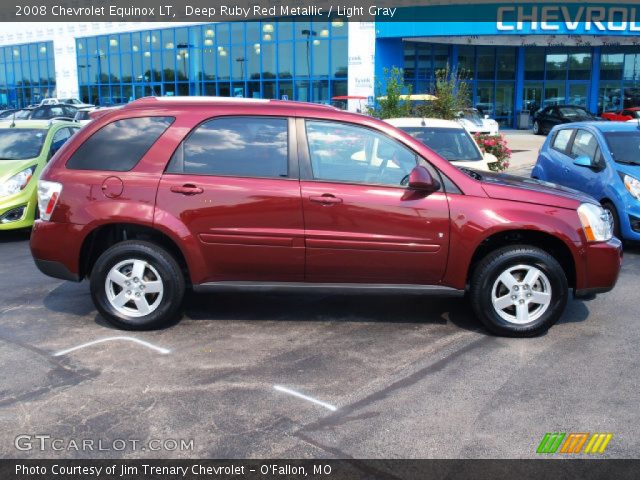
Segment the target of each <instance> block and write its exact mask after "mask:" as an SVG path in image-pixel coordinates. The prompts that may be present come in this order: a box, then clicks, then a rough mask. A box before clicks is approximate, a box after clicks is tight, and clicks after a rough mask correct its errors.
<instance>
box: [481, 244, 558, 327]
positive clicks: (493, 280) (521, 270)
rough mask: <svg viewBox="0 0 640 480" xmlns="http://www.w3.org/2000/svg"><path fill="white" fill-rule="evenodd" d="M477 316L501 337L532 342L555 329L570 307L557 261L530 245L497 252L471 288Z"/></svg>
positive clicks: (483, 266) (485, 264) (486, 262)
mask: <svg viewBox="0 0 640 480" xmlns="http://www.w3.org/2000/svg"><path fill="white" fill-rule="evenodd" d="M470 287H471V288H470V300H471V306H472V307H473V309H474V311H475V313H476V315H477V316H478V318H480V320H481V321H482V323H483V324H484V325H485V326H486V327H487V329H488V330H490V331H491V332H493V333H495V334H496V335H503V336H510V337H531V336H535V335H539V334H540V333H543V332H545V331H547V330H548V329H549V328H550V327H551V326H552V325H553V324H555V323H556V322H557V321H558V319H559V318H560V316H561V315H562V312H563V311H564V308H565V306H566V304H567V298H568V283H567V277H566V275H565V273H564V270H563V269H562V266H560V264H559V263H558V261H557V260H556V259H555V258H553V257H552V256H551V255H549V254H548V253H547V252H545V251H544V250H541V249H539V248H536V247H531V246H527V245H515V246H509V247H504V248H501V249H498V250H496V251H494V252H492V253H490V254H489V255H487V256H486V257H485V258H484V259H483V260H482V261H481V262H480V263H479V264H478V266H477V267H476V269H475V271H474V273H473V276H472V279H471V285H470Z"/></svg>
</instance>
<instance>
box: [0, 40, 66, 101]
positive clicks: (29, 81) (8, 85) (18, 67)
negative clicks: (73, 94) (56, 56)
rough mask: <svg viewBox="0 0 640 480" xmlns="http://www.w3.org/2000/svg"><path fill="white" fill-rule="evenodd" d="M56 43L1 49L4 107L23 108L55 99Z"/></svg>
mask: <svg viewBox="0 0 640 480" xmlns="http://www.w3.org/2000/svg"><path fill="white" fill-rule="evenodd" d="M55 92H56V79H55V66H54V60H53V42H38V43H30V44H27V45H12V46H9V47H0V108H21V107H26V106H27V105H30V104H33V103H39V102H40V101H41V100H42V99H43V98H47V97H54V96H55V94H56V93H55Z"/></svg>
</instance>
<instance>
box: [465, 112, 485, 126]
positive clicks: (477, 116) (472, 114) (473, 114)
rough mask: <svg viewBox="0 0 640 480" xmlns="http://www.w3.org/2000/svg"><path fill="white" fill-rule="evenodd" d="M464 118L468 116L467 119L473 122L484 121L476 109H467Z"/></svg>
mask: <svg viewBox="0 0 640 480" xmlns="http://www.w3.org/2000/svg"><path fill="white" fill-rule="evenodd" d="M462 118H466V119H467V120H471V121H472V122H476V123H477V122H480V123H482V120H483V118H482V117H481V116H480V113H478V112H477V111H476V110H465V111H464V112H462Z"/></svg>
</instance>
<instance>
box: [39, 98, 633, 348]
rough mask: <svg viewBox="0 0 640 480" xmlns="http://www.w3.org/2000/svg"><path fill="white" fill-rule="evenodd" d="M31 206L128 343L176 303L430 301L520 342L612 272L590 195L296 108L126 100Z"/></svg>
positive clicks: (56, 166)
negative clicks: (451, 297)
mask: <svg viewBox="0 0 640 480" xmlns="http://www.w3.org/2000/svg"><path fill="white" fill-rule="evenodd" d="M38 193H39V205H40V216H41V219H40V220H39V221H38V222H37V224H36V225H35V228H34V230H33V234H32V236H31V250H32V253H33V256H34V258H35V261H36V264H37V265H38V267H39V268H40V270H41V271H42V272H44V273H46V274H47V275H51V276H53V277H57V278H63V279H67V280H74V281H80V280H81V279H83V278H85V277H87V278H90V285H91V295H92V297H93V300H94V302H95V305H96V307H97V308H98V310H99V311H100V313H101V314H102V315H103V316H104V317H105V318H106V319H107V320H109V321H110V322H111V323H113V324H114V325H116V326H118V327H121V328H126V329H147V328H154V327H158V326H160V325H162V324H165V323H167V322H169V321H172V320H174V319H176V318H177V317H178V316H179V312H180V308H181V303H182V299H183V296H184V292H185V289H186V288H192V289H193V290H195V291H204V290H208V289H221V288H230V287H231V288H256V287H259V288H265V287H267V288H277V287H280V288H291V287H300V286H305V287H324V288H326V287H330V288H336V289H338V290H345V289H349V288H354V287H358V288H373V289H398V288H400V289H410V290H416V289H425V290H427V289H433V288H434V287H436V288H438V289H443V288H447V289H455V290H458V291H461V292H463V291H464V292H467V293H468V297H469V299H470V302H471V305H472V306H473V309H474V310H475V313H476V314H477V316H478V317H479V318H480V319H481V320H482V322H483V323H484V324H485V325H486V327H487V328H488V329H489V330H491V331H492V332H494V333H496V334H501V335H512V336H530V335H535V334H538V333H540V332H543V331H545V330H546V329H548V328H549V327H550V326H551V325H553V324H554V323H555V322H556V321H557V320H558V318H559V317H560V316H561V314H562V312H563V310H564V308H565V305H566V302H567V298H568V292H569V289H570V288H571V289H573V290H574V292H575V294H577V295H580V296H593V294H594V293H598V292H606V291H608V290H611V288H613V286H614V284H615V283H616V279H617V277H618V273H619V270H620V265H621V258H622V249H621V244H620V242H619V241H618V240H617V239H616V238H612V225H611V219H610V218H609V217H608V216H607V214H606V213H605V212H604V211H603V210H602V208H601V207H600V205H599V204H598V203H597V202H596V201H595V200H594V199H592V198H591V197H588V196H585V195H583V194H580V193H578V192H576V191H573V190H568V189H560V188H553V187H552V186H550V185H549V184H544V183H541V182H537V181H534V180H517V179H515V178H513V177H508V176H497V175H493V174H487V173H479V172H475V171H473V170H469V169H458V168H456V167H455V166H453V165H451V164H450V163H449V162H448V161H446V160H444V159H443V158H441V157H440V156H438V155H437V154H436V153H434V152H433V151H432V150H430V149H428V148H427V147H426V146H424V145H423V144H422V143H420V142H418V141H416V140H414V139H413V138H412V137H411V136H409V135H406V134H404V133H403V132H401V131H400V130H397V129H396V128H394V127H393V126H391V125H389V124H387V123H383V122H381V121H378V120H376V119H373V118H370V117H367V116H363V115H357V114H352V113H348V112H344V111H340V110H337V109H334V108H332V107H327V106H320V105H311V104H303V103H296V102H281V101H269V100H245V101H242V100H234V99H220V98H197V97H184V98H179V97H178V98H144V99H140V100H137V101H135V102H132V103H130V104H128V105H127V106H125V107H124V108H121V109H118V110H114V111H112V112H109V113H107V114H105V115H104V116H102V117H100V118H98V119H96V120H95V121H94V122H92V123H90V124H89V125H87V126H86V127H85V128H84V129H82V130H81V131H80V132H78V133H77V134H76V135H74V137H73V138H72V139H71V140H70V141H69V142H67V143H66V144H65V146H63V147H62V149H61V150H60V151H59V152H58V153H56V155H55V156H54V157H53V159H52V160H51V162H50V163H49V166H48V168H47V169H46V170H45V171H44V173H43V174H42V180H41V182H40V184H39V186H38Z"/></svg>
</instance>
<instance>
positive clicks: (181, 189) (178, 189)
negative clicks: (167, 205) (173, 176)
mask: <svg viewBox="0 0 640 480" xmlns="http://www.w3.org/2000/svg"><path fill="white" fill-rule="evenodd" d="M171 191H172V192H173V193H181V194H182V195H197V194H199V193H202V192H204V190H203V189H202V188H200V187H196V186H195V185H193V184H191V183H187V184H185V185H173V186H172V187H171Z"/></svg>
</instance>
